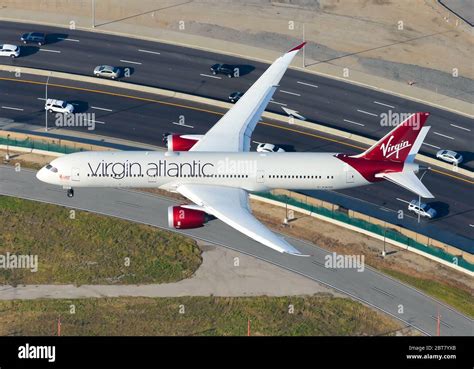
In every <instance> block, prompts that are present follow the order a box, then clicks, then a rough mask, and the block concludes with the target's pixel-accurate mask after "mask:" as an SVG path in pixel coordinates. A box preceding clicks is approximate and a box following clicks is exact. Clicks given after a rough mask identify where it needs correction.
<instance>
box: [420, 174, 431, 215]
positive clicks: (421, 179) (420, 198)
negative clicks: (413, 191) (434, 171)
mask: <svg viewBox="0 0 474 369" xmlns="http://www.w3.org/2000/svg"><path fill="white" fill-rule="evenodd" d="M428 169H429V168H428ZM427 171H428V170H425V171H424V172H423V174H422V175H421V177H420V182H421V180H422V179H423V177H424V176H425V174H426V172H427ZM418 209H421V196H420V195H418ZM420 215H421V214H420V212H419V211H418V224H419V223H420Z"/></svg>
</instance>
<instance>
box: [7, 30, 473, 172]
mask: <svg viewBox="0 0 474 369" xmlns="http://www.w3.org/2000/svg"><path fill="white" fill-rule="evenodd" d="M32 30H34V31H43V32H46V33H48V34H49V41H50V43H49V44H47V45H45V46H43V47H41V48H38V47H37V46H32V45H29V46H22V56H20V58H18V59H15V60H10V59H9V58H3V59H5V60H3V61H1V62H2V63H4V64H6V65H12V66H18V67H21V66H25V67H34V68H43V69H49V70H56V71H61V72H68V73H75V74H84V75H91V74H92V70H93V68H94V67H95V66H96V65H99V64H111V65H115V66H120V67H122V68H128V69H129V70H130V71H131V75H130V77H128V78H123V80H124V81H128V82H130V83H136V84H142V85H149V86H154V87H161V88H166V89H171V90H175V91H181V92H186V93H190V94H194V95H200V96H205V97H210V98H215V99H220V100H226V99H227V96H228V95H229V93H231V92H233V91H245V90H246V89H247V88H248V87H249V86H250V85H251V84H252V83H253V82H254V81H255V80H256V78H257V77H258V76H260V75H261V74H262V73H263V71H264V70H265V69H266V67H267V65H265V64H263V63H258V62H254V61H249V60H245V59H240V58H235V57H230V56H224V55H218V54H213V53H209V52H205V51H201V50H197V49H190V48H183V47H179V46H174V45H168V44H163V43H156V42H151V41H144V40H137V39H132V38H125V37H117V36H111V35H105V34H100V33H93V32H85V31H78V30H69V29H62V28H54V27H49V26H40V25H31V26H29V25H27V24H21V23H13V22H0V31H1V33H0V34H1V41H2V42H8V43H13V44H18V43H19V36H20V35H21V34H22V33H24V32H27V31H32ZM288 46H289V47H290V46H294V45H288ZM283 51H284V50H282V52H283ZM216 62H225V63H229V64H232V65H235V66H238V67H239V70H240V75H241V76H240V78H228V77H226V76H213V75H211V74H210V71H209V67H210V66H211V65H212V64H214V63H216ZM283 106H284V107H287V108H290V109H293V110H296V111H298V112H299V114H301V115H303V116H305V117H306V118H307V119H308V120H309V121H311V122H318V123H321V124H324V125H327V126H331V127H335V128H338V129H342V130H345V131H348V132H354V133H358V134H361V135H363V136H366V137H370V138H380V137H381V136H383V135H384V134H385V133H386V132H387V128H388V127H385V126H382V122H381V114H383V113H388V112H389V111H390V112H392V113H407V112H414V111H429V112H430V113H431V117H430V118H429V125H431V126H432V127H433V128H432V130H431V131H430V133H429V134H428V137H427V139H426V141H425V144H424V145H423V146H422V149H421V152H422V153H424V154H427V155H430V156H433V155H434V154H435V152H436V151H437V150H439V149H440V148H442V149H453V150H456V151H458V152H460V153H461V154H462V155H463V156H464V159H465V161H464V163H463V164H462V165H461V166H462V167H465V168H468V169H470V170H472V169H473V168H474V153H473V150H472V142H473V140H474V134H473V131H474V125H473V121H472V119H469V118H467V117H464V116H461V115H457V114H453V113H450V112H446V111H443V110H441V109H436V108H433V107H430V106H427V105H424V104H420V103H416V102H412V101H409V100H406V99H402V98H399V97H395V96H392V95H388V94H384V93H380V92H377V91H373V90H370V89H367V88H363V87H358V86H355V85H352V84H350V83H345V82H341V81H337V80H333V79H329V78H324V77H320V76H316V75H313V74H308V73H304V72H301V71H297V70H288V71H287V73H286V75H285V76H284V78H283V80H282V82H281V86H280V88H279V89H278V90H277V92H276V94H275V96H274V101H272V102H271V103H270V104H269V107H268V109H267V110H269V111H272V112H275V113H279V114H283V113H284V112H283V111H282V107H283Z"/></svg>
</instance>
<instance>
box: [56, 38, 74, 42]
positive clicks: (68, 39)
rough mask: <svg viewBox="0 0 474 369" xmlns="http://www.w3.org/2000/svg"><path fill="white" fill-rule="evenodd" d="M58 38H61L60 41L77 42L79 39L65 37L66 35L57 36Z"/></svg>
mask: <svg viewBox="0 0 474 369" xmlns="http://www.w3.org/2000/svg"><path fill="white" fill-rule="evenodd" d="M58 40H61V41H72V42H79V40H76V39H75V38H66V37H58Z"/></svg>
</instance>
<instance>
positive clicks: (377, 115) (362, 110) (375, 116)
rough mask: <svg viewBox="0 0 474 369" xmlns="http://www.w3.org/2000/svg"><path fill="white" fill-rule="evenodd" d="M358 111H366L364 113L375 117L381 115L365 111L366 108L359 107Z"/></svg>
mask: <svg viewBox="0 0 474 369" xmlns="http://www.w3.org/2000/svg"><path fill="white" fill-rule="evenodd" d="M357 111H358V112H359V113H364V114H367V115H373V116H374V117H378V116H379V115H378V114H374V113H370V112H368V111H365V110H359V109H357Z"/></svg>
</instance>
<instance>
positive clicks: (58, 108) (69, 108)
mask: <svg viewBox="0 0 474 369" xmlns="http://www.w3.org/2000/svg"><path fill="white" fill-rule="evenodd" d="M44 109H45V110H47V111H49V112H50V113H53V112H54V113H64V114H72V112H74V106H73V105H72V104H69V103H67V102H66V101H63V100H55V99H48V100H46V104H45V105H44Z"/></svg>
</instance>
